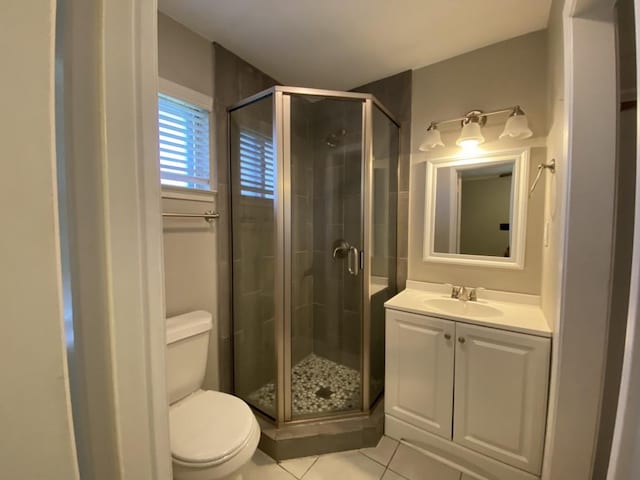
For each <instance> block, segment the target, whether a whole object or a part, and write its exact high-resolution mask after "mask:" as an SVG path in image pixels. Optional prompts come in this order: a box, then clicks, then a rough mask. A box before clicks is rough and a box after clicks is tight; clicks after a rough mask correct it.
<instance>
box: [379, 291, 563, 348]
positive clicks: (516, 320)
mask: <svg viewBox="0 0 640 480" xmlns="http://www.w3.org/2000/svg"><path fill="white" fill-rule="evenodd" d="M435 298H443V299H449V298H451V286H450V285H445V284H436V283H425V282H415V281H407V288H406V290H403V291H402V292H400V293H399V294H398V295H396V296H395V297H393V298H391V299H390V300H388V301H387V302H386V303H385V304H384V305H385V307H386V308H389V309H393V310H400V311H403V312H409V313H417V314H420V315H429V316H431V317H437V318H444V319H447V320H454V321H456V322H463V323H470V324H474V325H483V326H486V327H493V328H499V329H502V330H510V331H513V332H520V333H527V334H530V335H538V336H541V337H548V338H550V337H551V336H552V333H553V332H552V330H551V328H550V327H549V324H548V322H547V320H546V318H545V316H544V313H543V312H542V309H541V308H540V297H539V296H536V295H525V294H520V293H510V292H499V291H495V290H481V291H479V292H478V300H477V302H474V303H478V304H481V305H487V306H491V307H493V308H496V309H498V310H500V312H501V314H500V315H495V316H481V317H479V316H472V315H469V314H464V315H459V314H452V313H450V312H444V311H442V310H440V309H438V308H434V307H431V306H430V305H428V304H427V303H426V302H427V301H428V300H430V299H435Z"/></svg>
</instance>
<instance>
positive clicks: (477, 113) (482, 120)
mask: <svg viewBox="0 0 640 480" xmlns="http://www.w3.org/2000/svg"><path fill="white" fill-rule="evenodd" d="M473 118H477V119H478V123H479V124H480V126H481V127H484V126H485V125H486V124H487V116H486V115H484V112H483V111H482V110H471V111H470V112H467V114H466V115H465V116H464V118H463V119H462V120H460V126H461V127H464V126H465V125H466V124H467V123H470V122H471V120H472V119H473Z"/></svg>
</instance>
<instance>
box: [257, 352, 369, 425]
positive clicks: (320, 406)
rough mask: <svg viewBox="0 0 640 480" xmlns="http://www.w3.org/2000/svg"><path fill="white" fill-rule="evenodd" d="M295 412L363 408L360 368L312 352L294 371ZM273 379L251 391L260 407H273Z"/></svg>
mask: <svg viewBox="0 0 640 480" xmlns="http://www.w3.org/2000/svg"><path fill="white" fill-rule="evenodd" d="M291 375H292V378H291V384H292V390H293V392H292V393H293V399H292V400H293V401H292V405H291V409H292V414H293V415H294V416H300V415H310V414H317V413H328V412H335V411H341V410H354V409H359V408H360V406H361V405H360V372H358V371H357V370H354V369H353V368H349V367H346V366H344V365H341V364H339V363H336V362H333V361H331V360H328V359H326V358H323V357H319V356H318V355H315V354H313V353H312V354H311V355H309V356H308V357H306V358H304V359H303V360H301V361H300V362H299V363H298V364H297V365H296V366H294V367H293V369H292V371H291ZM275 398H276V392H275V384H274V383H273V382H271V383H267V384H266V385H263V386H262V387H260V388H259V389H258V390H256V391H255V392H253V393H251V394H250V395H249V397H248V400H249V401H250V402H251V403H253V404H254V405H255V406H256V407H258V408H263V409H265V410H266V411H271V410H273V406H274V402H275Z"/></svg>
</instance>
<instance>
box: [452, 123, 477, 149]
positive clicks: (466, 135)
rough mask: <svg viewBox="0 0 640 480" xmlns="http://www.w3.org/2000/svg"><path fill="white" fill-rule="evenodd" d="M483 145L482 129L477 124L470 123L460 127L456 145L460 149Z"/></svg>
mask: <svg viewBox="0 0 640 480" xmlns="http://www.w3.org/2000/svg"><path fill="white" fill-rule="evenodd" d="M481 143H484V136H483V135H482V128H481V127H480V124H479V123H478V122H474V121H471V122H469V123H467V124H466V125H464V126H463V127H462V131H461V132H460V136H459V137H458V140H457V141H456V145H458V146H459V147H462V148H469V147H475V146H477V145H480V144H481Z"/></svg>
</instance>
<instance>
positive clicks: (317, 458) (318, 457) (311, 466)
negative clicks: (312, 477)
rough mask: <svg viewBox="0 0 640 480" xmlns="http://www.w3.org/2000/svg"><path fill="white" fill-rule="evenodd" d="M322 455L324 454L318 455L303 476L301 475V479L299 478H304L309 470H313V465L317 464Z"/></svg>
mask: <svg viewBox="0 0 640 480" xmlns="http://www.w3.org/2000/svg"><path fill="white" fill-rule="evenodd" d="M321 456H322V455H318V456H317V457H316V459H315V460H314V461H313V463H312V464H311V465H309V468H307V469H306V470H305V472H304V473H303V474H302V477H300V479H299V480H302V479H303V478H304V476H305V475H306V474H307V473H309V470H311V469H312V468H313V466H314V465H315V464H316V462H317V461H318V460H320V457H321Z"/></svg>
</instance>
